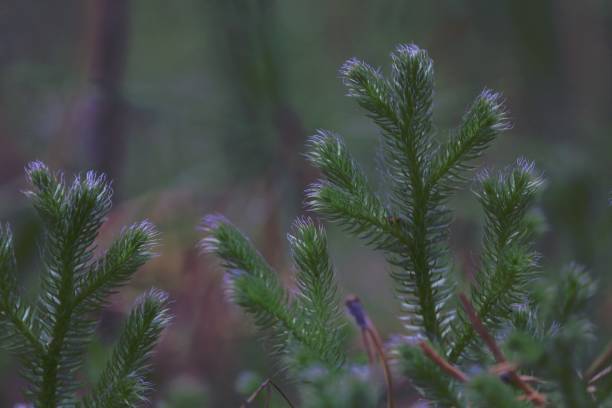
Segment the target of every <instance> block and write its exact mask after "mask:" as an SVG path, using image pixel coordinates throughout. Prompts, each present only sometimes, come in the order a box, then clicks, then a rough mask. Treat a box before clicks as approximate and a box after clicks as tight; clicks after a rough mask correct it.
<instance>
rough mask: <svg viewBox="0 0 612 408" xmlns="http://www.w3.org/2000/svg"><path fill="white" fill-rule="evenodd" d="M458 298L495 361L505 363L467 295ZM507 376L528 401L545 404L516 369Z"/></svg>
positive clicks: (541, 396) (541, 397)
mask: <svg viewBox="0 0 612 408" xmlns="http://www.w3.org/2000/svg"><path fill="white" fill-rule="evenodd" d="M459 300H460V301H461V304H462V306H463V310H465V313H466V314H467V316H468V319H470V322H471V323H472V326H473V327H474V330H475V331H476V333H478V335H479V336H480V338H481V339H482V341H484V343H485V345H486V346H487V347H488V349H489V350H490V351H491V354H493V356H494V357H495V360H496V361H497V363H498V364H506V363H507V360H506V357H504V354H503V353H502V351H501V349H500V348H499V346H498V345H497V342H496V341H495V338H493V336H492V335H491V333H489V331H488V330H487V328H486V327H485V325H484V323H483V322H482V320H480V318H479V317H478V313H476V310H475V309H474V306H473V305H472V302H470V300H469V299H468V298H467V296H465V294H463V293H461V294H460V295H459ZM508 376H509V378H510V381H511V382H512V383H513V384H514V385H515V386H516V387H518V388H519V389H521V390H522V391H523V392H524V393H525V396H526V397H527V399H528V400H529V401H531V402H533V403H534V404H535V405H536V406H544V405H546V397H545V396H544V395H542V394H540V393H539V392H537V391H536V390H535V389H533V387H531V386H530V385H529V384H527V383H526V382H525V381H523V380H522V379H521V377H520V376H519V375H518V374H517V373H516V371H510V372H509V373H508Z"/></svg>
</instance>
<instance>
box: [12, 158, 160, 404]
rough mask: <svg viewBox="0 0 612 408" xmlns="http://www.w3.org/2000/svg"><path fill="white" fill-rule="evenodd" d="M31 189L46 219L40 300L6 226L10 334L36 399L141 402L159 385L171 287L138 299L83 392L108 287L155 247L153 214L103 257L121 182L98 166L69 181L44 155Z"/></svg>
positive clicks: (33, 170) (32, 168)
mask: <svg viewBox="0 0 612 408" xmlns="http://www.w3.org/2000/svg"><path fill="white" fill-rule="evenodd" d="M27 175H28V179H29V182H30V184H31V190H30V191H28V192H27V195H28V197H29V198H30V199H31V200H32V202H33V204H34V207H35V209H36V211H37V213H38V215H39V216H40V218H41V219H42V221H43V223H44V226H45V236H44V242H43V252H42V254H43V261H44V267H45V268H44V272H43V275H42V290H41V293H40V294H39V296H38V300H37V302H36V304H35V305H33V306H30V305H28V304H26V302H25V301H24V300H22V298H21V297H20V295H19V290H18V287H17V286H18V285H17V279H16V276H15V269H16V265H15V258H14V254H13V236H12V233H11V231H10V229H9V228H8V226H5V227H2V228H1V229H0V325H1V327H2V337H1V338H0V340H1V344H2V346H3V347H5V348H6V349H8V350H10V351H12V352H13V353H15V354H16V355H17V356H18V357H19V359H20V361H21V362H22V372H23V375H24V377H25V378H26V379H27V380H28V382H29V388H28V390H27V392H26V394H27V396H28V398H29V399H30V400H31V402H32V403H33V404H34V406H36V407H41V408H56V407H75V406H82V407H105V408H106V407H132V406H135V405H137V404H139V403H141V402H142V401H143V400H144V398H145V396H146V392H147V391H148V389H149V387H150V385H149V383H148V382H147V380H146V375H147V373H148V372H149V369H150V366H149V365H150V357H151V352H152V350H153V347H154V346H155V344H156V343H157V341H158V339H159V337H160V334H161V332H162V330H163V329H164V327H166V325H167V324H168V322H169V319H170V317H169V314H168V310H167V296H166V294H164V293H163V292H161V291H158V290H151V291H148V292H147V293H145V294H144V295H142V296H141V297H140V299H139V300H137V301H136V304H135V306H134V307H133V309H132V311H131V312H130V314H129V316H128V318H127V321H126V323H125V326H124V328H123V331H122V332H121V336H120V338H119V342H118V344H117V345H116V347H115V350H114V352H113V353H112V356H111V357H110V359H109V360H108V362H107V364H106V367H105V369H104V370H103V372H102V374H101V376H100V378H99V380H98V382H97V384H96V385H95V386H94V388H93V390H92V392H91V393H90V394H89V395H88V396H86V397H85V398H83V399H82V400H80V401H79V399H78V398H77V396H76V391H77V389H78V388H79V385H80V383H79V381H78V380H77V378H76V374H77V372H78V371H79V369H80V368H81V366H82V364H83V360H84V358H83V355H84V352H85V349H86V346H87V345H88V343H89V342H90V340H91V338H92V336H93V335H94V332H95V327H96V324H97V322H98V318H99V317H98V315H99V312H100V311H101V309H102V308H104V306H105V305H106V304H107V301H108V297H109V296H110V295H111V294H112V293H114V292H115V291H116V290H117V289H118V288H119V287H121V286H123V285H125V284H126V283H127V281H128V280H129V279H130V278H131V276H132V275H133V274H134V273H135V272H136V270H137V269H138V268H139V267H140V266H141V265H142V264H144V263H145V262H146V261H147V260H148V259H150V258H151V257H152V256H153V249H154V246H155V243H156V241H157V232H156V230H155V228H154V227H153V225H152V224H150V223H149V222H146V221H145V222H140V223H137V224H134V225H132V226H130V227H128V228H126V229H124V230H123V231H122V233H121V235H120V236H119V238H117V239H116V240H115V241H114V242H113V243H112V244H111V246H110V247H109V248H108V250H107V251H106V252H105V253H104V254H103V255H102V256H100V257H99V258H94V250H95V239H96V237H97V235H98V231H99V229H100V227H101V226H102V224H103V223H104V221H105V219H106V216H107V214H108V212H109V211H110V208H111V197H112V190H111V188H110V185H109V182H108V181H107V180H106V179H105V177H104V176H102V175H97V174H95V173H94V172H88V173H87V174H85V175H83V176H78V177H76V178H75V180H74V182H73V183H72V184H71V185H68V184H66V182H65V180H64V177H63V176H62V175H61V174H54V173H52V172H51V171H50V170H49V169H48V168H47V167H46V166H45V165H44V164H42V163H40V162H34V163H31V164H30V165H29V166H28V168H27Z"/></svg>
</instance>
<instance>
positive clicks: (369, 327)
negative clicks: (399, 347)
mask: <svg viewBox="0 0 612 408" xmlns="http://www.w3.org/2000/svg"><path fill="white" fill-rule="evenodd" d="M345 304H346V307H347V309H348V311H349V313H350V314H351V315H352V316H353V318H354V319H355V323H357V326H359V329H360V330H361V337H362V340H363V345H364V347H365V349H366V352H367V353H368V360H369V362H370V364H372V363H373V362H374V353H373V352H372V349H371V347H370V342H369V340H371V341H372V343H373V344H374V350H375V351H376V353H377V354H378V356H379V358H380V363H381V365H382V367H383V374H384V376H385V384H386V386H387V407H388V408H394V407H395V402H394V401H393V378H392V376H391V370H390V368H389V363H388V361H387V357H386V355H385V350H384V347H383V342H382V339H381V338H380V335H379V334H378V330H376V327H375V326H374V324H373V323H372V321H371V320H370V318H369V317H368V315H367V313H366V312H365V309H364V308H363V306H362V304H361V301H360V300H359V298H358V297H357V296H355V295H350V296H348V297H347V298H346V301H345Z"/></svg>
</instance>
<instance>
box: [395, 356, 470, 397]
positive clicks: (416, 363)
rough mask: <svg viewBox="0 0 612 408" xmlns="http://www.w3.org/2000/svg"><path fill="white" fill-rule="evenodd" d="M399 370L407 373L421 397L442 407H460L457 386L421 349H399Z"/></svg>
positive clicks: (459, 395)
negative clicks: (423, 396) (425, 397)
mask: <svg viewBox="0 0 612 408" xmlns="http://www.w3.org/2000/svg"><path fill="white" fill-rule="evenodd" d="M398 353H399V362H400V370H401V371H402V372H403V373H407V375H408V377H409V378H410V379H411V381H412V383H413V385H414V386H415V387H417V389H418V390H419V392H420V393H421V394H422V395H425V396H427V398H429V399H431V400H433V401H436V402H437V403H438V404H440V405H442V406H448V407H461V406H463V405H464V404H463V400H462V398H461V394H460V389H459V387H458V384H456V383H455V382H454V381H452V380H451V378H449V377H448V376H447V375H445V374H444V372H443V371H442V370H441V369H440V367H438V366H437V365H436V364H435V363H434V362H433V361H431V360H430V359H428V358H427V357H426V356H425V355H424V354H423V352H422V351H421V349H419V348H417V347H414V346H412V345H402V346H401V347H399V350H398Z"/></svg>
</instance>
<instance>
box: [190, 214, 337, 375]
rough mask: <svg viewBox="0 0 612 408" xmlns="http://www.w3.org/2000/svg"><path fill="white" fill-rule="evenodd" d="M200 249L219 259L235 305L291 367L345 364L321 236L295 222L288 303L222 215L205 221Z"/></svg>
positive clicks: (334, 289) (268, 270) (306, 222)
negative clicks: (293, 281)
mask: <svg viewBox="0 0 612 408" xmlns="http://www.w3.org/2000/svg"><path fill="white" fill-rule="evenodd" d="M203 229H204V231H205V234H206V237H205V238H204V239H203V240H202V248H203V249H204V250H205V251H206V252H212V253H215V254H217V256H218V257H219V258H220V259H221V261H222V264H223V266H224V268H225V269H226V276H227V280H228V284H229V289H230V293H231V297H232V299H233V301H234V302H235V303H236V304H237V305H239V306H240V307H242V308H243V309H244V310H245V311H246V312H247V313H248V314H250V315H251V316H252V317H253V319H254V321H255V324H256V325H257V326H258V327H259V328H260V329H261V330H262V331H264V332H266V333H267V334H268V339H269V340H270V341H271V342H272V343H273V345H274V348H275V351H277V352H278V353H280V354H281V355H282V356H283V359H284V361H285V362H286V363H288V364H289V365H290V366H291V367H292V368H298V367H306V366H309V365H311V364H323V365H325V366H327V367H328V368H330V369H335V368H338V367H339V366H340V365H341V364H342V363H343V361H344V359H345V356H344V352H343V350H342V345H343V333H344V331H343V322H342V320H343V319H342V316H341V314H340V311H339V308H338V301H337V285H336V282H335V278H334V271H333V268H332V267H331V264H330V261H329V255H328V253H327V238H326V236H325V232H324V231H323V229H322V228H321V227H319V226H316V225H315V224H314V223H313V221H311V220H310V219H308V218H304V219H298V220H297V221H296V222H295V224H294V232H293V233H292V234H290V235H289V237H288V239H289V244H290V246H291V252H292V255H293V260H294V263H295V266H296V269H297V294H296V296H295V297H294V298H293V299H290V297H289V295H288V293H287V290H286V289H285V288H284V287H283V286H282V285H281V283H280V281H279V277H278V275H277V274H276V273H275V272H274V271H273V270H272V269H271V268H270V266H269V265H268V264H267V263H266V261H265V260H264V259H263V257H262V256H261V255H260V254H259V253H258V252H257V251H256V250H255V249H254V248H253V246H252V245H251V243H250V242H249V240H248V239H247V238H246V237H245V236H244V235H242V233H240V231H238V230H237V229H236V228H235V227H234V226H233V225H232V224H231V223H229V221H227V220H226V219H224V218H223V217H220V216H216V215H212V216H207V217H206V218H205V219H204V223H203Z"/></svg>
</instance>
